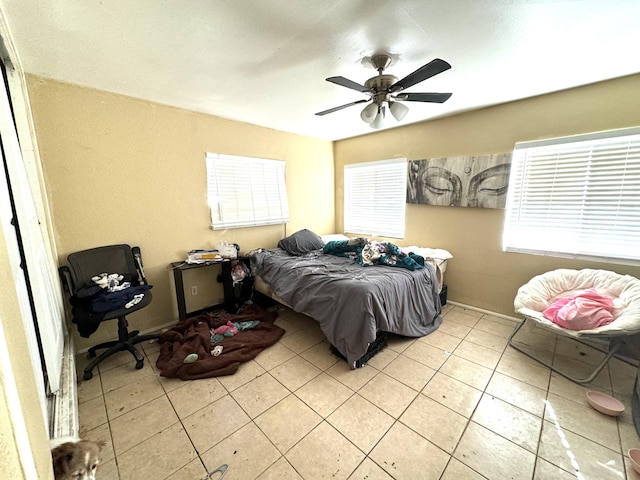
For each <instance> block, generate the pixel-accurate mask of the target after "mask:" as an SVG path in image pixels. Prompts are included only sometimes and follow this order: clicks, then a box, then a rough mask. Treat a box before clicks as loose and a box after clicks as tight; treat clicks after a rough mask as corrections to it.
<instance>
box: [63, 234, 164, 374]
mask: <svg viewBox="0 0 640 480" xmlns="http://www.w3.org/2000/svg"><path fill="white" fill-rule="evenodd" d="M67 261H68V262H69V266H68V267H67V266H62V267H60V269H59V272H60V277H61V279H62V284H63V287H64V289H65V291H67V292H68V293H69V295H70V296H71V298H70V301H71V304H72V305H73V308H72V312H73V321H74V323H76V324H77V326H78V331H79V332H80V335H81V336H83V337H88V336H89V335H90V334H91V333H93V332H94V331H95V330H97V328H98V325H99V324H100V322H103V321H106V320H112V319H114V318H117V319H118V340H113V341H110V342H104V343H101V344H99V345H95V346H93V347H91V348H90V349H89V358H93V359H94V360H93V361H91V363H90V364H89V365H87V366H86V367H85V369H84V376H83V378H84V379H85V380H89V379H91V377H92V376H93V373H92V370H93V368H94V367H95V366H96V365H98V364H99V363H100V362H101V361H103V360H104V359H106V358H108V357H110V356H111V355H113V354H115V353H117V352H120V351H122V350H128V351H129V352H131V354H132V355H133V356H134V358H135V359H136V368H137V369H140V368H142V367H143V366H144V357H143V355H142V354H141V353H140V352H139V351H138V350H137V349H136V347H135V346H134V345H135V344H137V343H140V342H144V341H146V340H152V339H157V338H158V337H159V336H158V335H138V333H139V332H138V331H137V330H135V331H132V332H129V330H128V323H127V319H126V315H128V314H130V313H133V312H136V311H138V310H141V309H142V308H144V307H146V306H147V305H149V303H151V292H150V291H149V289H150V288H151V286H150V285H149V284H148V283H147V279H146V278H145V276H144V270H143V268H142V256H141V254H140V248H139V247H133V248H131V247H130V246H129V245H109V246H105V247H97V248H91V249H89V250H83V251H80V252H76V253H72V254H70V255H69V256H68V257H67ZM103 273H106V274H114V273H117V274H119V275H122V277H123V278H122V279H121V280H120V282H119V283H122V282H125V281H128V282H129V283H130V284H131V286H130V287H129V288H126V289H123V290H121V291H119V292H117V293H116V294H112V293H107V291H106V289H104V288H102V287H101V286H99V285H98V284H96V282H95V281H94V280H92V278H94V277H96V276H100V275H101V274H103ZM113 283H115V282H113ZM135 295H137V297H135ZM130 297H131V298H130ZM98 298H100V302H101V303H100V305H98V304H97V303H95V302H96V301H97V299H98ZM114 300H115V301H114ZM125 304H127V306H126V307H125ZM111 307H113V309H112V308H111ZM105 310H106V311H105ZM103 348H106V349H107V350H106V351H104V352H102V353H101V354H100V355H99V356H98V357H97V358H96V350H98V349H103Z"/></svg>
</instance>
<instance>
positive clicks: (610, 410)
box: [587, 390, 624, 417]
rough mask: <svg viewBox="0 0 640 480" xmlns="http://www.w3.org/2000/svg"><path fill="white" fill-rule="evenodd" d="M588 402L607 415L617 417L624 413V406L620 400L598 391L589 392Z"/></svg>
mask: <svg viewBox="0 0 640 480" xmlns="http://www.w3.org/2000/svg"><path fill="white" fill-rule="evenodd" d="M587 401H588V402H589V405H591V406H592V407H593V408H595V409H596V410H597V411H599V412H600V413H604V414H605V415H611V416H613V417H617V416H618V415H620V414H621V413H622V412H624V404H623V403H622V402H621V401H620V400H617V399H615V398H613V397H612V396H611V395H607V394H606V393H602V392H598V391H596V390H589V391H588V392H587Z"/></svg>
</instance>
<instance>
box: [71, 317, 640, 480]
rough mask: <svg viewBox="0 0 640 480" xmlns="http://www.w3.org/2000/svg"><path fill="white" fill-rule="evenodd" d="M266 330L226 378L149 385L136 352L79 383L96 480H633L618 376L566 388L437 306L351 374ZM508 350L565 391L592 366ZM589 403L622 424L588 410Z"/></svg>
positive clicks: (298, 337) (319, 349)
mask: <svg viewBox="0 0 640 480" xmlns="http://www.w3.org/2000/svg"><path fill="white" fill-rule="evenodd" d="M277 324H279V325H280V326H282V327H283V328H285V329H286V331H287V333H286V335H285V336H284V337H283V338H282V339H281V340H280V341H279V342H278V343H277V344H275V345H273V346H272V347H270V348H268V349H267V350H265V351H263V352H262V353H261V354H260V355H259V356H258V357H256V359H255V360H254V361H251V362H248V363H245V364H243V365H242V367H241V368H240V370H239V371H238V372H237V373H236V374H235V375H232V376H228V377H218V378H212V379H207V380H194V381H188V382H184V381H181V380H176V379H167V378H163V377H160V376H159V375H158V373H157V370H156V368H155V360H156V358H157V355H158V345H157V344H149V343H145V344H143V345H142V346H143V348H144V352H145V355H146V357H147V361H146V362H145V367H144V368H143V369H142V370H135V369H134V362H133V361H132V357H131V356H130V354H129V353H121V354H119V355H117V356H115V357H112V358H111V359H109V360H108V361H107V362H105V363H103V364H102V365H100V367H99V371H97V370H95V374H94V377H93V379H91V380H89V381H86V382H85V381H81V382H80V384H79V409H80V423H81V433H83V434H84V436H85V437H87V438H91V439H96V440H104V441H106V442H107V446H106V448H105V449H104V452H103V453H104V461H103V463H102V465H101V466H100V467H99V468H98V478H99V479H100V480H109V479H122V480H131V479H136V480H145V479H150V480H151V479H153V480H161V479H172V480H177V479H184V480H199V479H203V478H205V477H206V476H207V474H208V472H210V471H212V470H214V469H215V468H216V467H218V466H220V465H221V464H228V465H229V470H228V473H227V475H226V476H225V480H226V479H229V480H233V479H240V480H248V479H254V478H256V479H261V480H265V479H271V478H282V479H307V480H315V479H323V478H331V479H347V478H348V479H370V480H373V479H392V478H395V479H421V480H425V479H426V480H430V479H441V480H459V479H481V478H488V479H496V480H502V479H517V480H520V479H535V480H542V479H554V480H556V479H560V480H562V479H571V478H580V479H597V480H606V479H612V480H613V479H615V480H620V479H625V478H628V479H640V476H638V475H636V473H635V472H633V470H632V468H631V466H630V463H629V459H628V458H626V452H627V451H628V449H629V448H631V447H640V440H639V439H638V436H637V434H636V431H635V429H634V427H633V424H632V418H631V414H630V409H631V406H630V394H631V391H632V388H633V382H634V379H635V374H636V370H635V368H634V367H632V366H630V365H628V364H626V363H624V362H621V361H619V360H613V361H611V362H610V363H609V365H608V366H607V367H606V368H605V369H604V370H603V372H602V373H601V374H600V375H599V376H598V377H597V378H596V379H595V380H594V382H593V384H592V385H589V386H587V387H585V386H580V385H577V384H575V383H572V382H570V381H568V380H566V379H564V377H561V376H558V375H556V374H554V373H552V372H551V371H550V370H549V369H547V368H545V367H543V366H541V365H540V364H538V363H536V362H533V361H532V360H530V359H529V358H527V357H526V356H524V355H522V354H520V353H518V352H517V351H516V350H514V349H513V348H511V347H509V346H507V337H508V336H509V334H510V333H511V331H512V330H513V327H514V324H513V323H512V322H511V321H509V320H505V319H502V318H499V317H496V316H492V315H486V314H481V313H479V312H475V311H472V310H467V309H463V308H460V307H452V306H451V305H448V306H446V307H445V309H444V322H443V324H442V326H441V327H440V329H438V330H437V331H436V332H434V333H433V334H431V335H428V336H426V337H422V338H418V339H409V338H400V337H392V338H391V340H390V342H389V346H388V347H387V348H386V349H385V350H383V351H382V352H381V353H379V354H378V355H377V356H375V357H374V358H373V359H372V360H371V361H370V362H369V364H368V365H366V366H365V367H364V368H362V369H358V370H354V371H351V370H349V369H348V368H347V366H346V363H345V362H344V361H341V360H338V359H336V358H335V357H334V356H333V355H332V354H331V353H330V351H329V346H328V344H327V342H326V339H325V337H324V335H323V334H322V332H321V331H320V329H319V328H318V325H317V324H316V322H315V321H313V320H311V319H310V318H308V317H305V316H304V315H299V314H296V313H294V312H292V311H291V310H288V309H281V310H280V311H279V318H278V320H277ZM519 338H520V339H521V341H522V342H523V343H524V344H526V345H528V346H530V347H531V348H535V351H537V352H538V353H539V354H540V355H543V356H545V357H546V358H547V359H548V360H549V361H553V362H554V364H558V365H566V366H568V367H570V368H571V369H573V371H574V372H577V374H578V375H580V374H581V373H584V372H586V371H587V370H588V368H589V367H590V366H591V365H590V364H592V363H593V362H594V360H597V358H598V357H599V355H600V354H594V353H592V351H591V350H589V349H586V348H585V347H581V346H577V345H575V344H573V343H571V342H568V341H566V340H565V339H556V338H555V336H554V335H550V334H549V333H547V332H546V331H541V330H539V329H536V328H526V327H525V329H523V330H522V331H521V333H519ZM85 364H86V360H85V359H84V357H82V358H80V357H79V358H78V369H79V370H81V368H82V367H83V366H84V365H85ZM589 388H593V389H597V390H601V391H603V392H607V393H609V394H613V395H614V396H615V397H617V398H618V399H620V400H621V401H622V402H623V403H625V404H626V406H627V408H626V411H625V413H624V414H623V415H622V416H620V417H617V418H615V417H609V416H606V415H603V414H601V413H598V412H596V411H595V410H593V409H592V408H590V407H589V406H588V404H587V402H586V397H585V391H586V390H587V389H589ZM212 478H214V479H217V478H219V475H217V474H215V475H213V476H212Z"/></svg>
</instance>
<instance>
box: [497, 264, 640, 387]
mask: <svg viewBox="0 0 640 480" xmlns="http://www.w3.org/2000/svg"><path fill="white" fill-rule="evenodd" d="M588 288H594V289H596V291H597V292H598V293H600V294H602V295H608V296H610V297H612V298H613V305H614V310H613V318H614V320H613V322H611V323H610V324H608V325H603V326H600V327H597V328H594V329H590V330H569V329H566V328H563V327H560V326H559V325H556V324H555V323H553V322H551V321H550V320H548V319H547V318H545V317H544V316H543V315H542V312H543V311H544V310H545V309H546V308H547V307H548V306H549V305H551V304H552V303H553V302H554V301H556V300H558V299H560V298H564V297H569V296H572V295H574V294H576V293H578V292H580V291H583V290H586V289H588ZM514 307H515V310H516V312H518V313H520V314H521V315H522V316H523V320H522V322H520V323H519V324H518V325H517V326H516V327H515V329H514V331H513V333H512V334H511V336H510V337H509V345H510V346H511V347H513V348H515V349H516V350H518V351H519V352H521V353H523V354H524V355H526V356H528V357H529V358H532V359H533V360H536V361H537V362H539V363H541V364H543V365H545V366H546V367H548V368H550V369H551V370H553V371H554V372H557V373H558V374H560V375H562V376H563V377H566V378H568V379H569V380H571V381H573V382H575V383H579V384H583V383H589V382H591V381H592V380H594V379H595V378H596V376H597V375H598V374H599V373H600V371H601V370H602V369H603V368H604V366H605V365H606V364H607V362H608V361H609V360H610V359H611V358H612V357H613V356H614V355H616V354H619V353H620V352H621V351H629V350H633V349H634V348H635V349H637V345H638V341H640V280H638V279H637V278H635V277H632V276H630V275H620V274H617V273H615V272H611V271H608V270H592V269H584V270H570V269H558V270H553V271H550V272H546V273H543V274H541V275H538V276H536V277H533V278H532V279H531V280H530V281H529V282H528V283H526V284H525V285H523V286H522V287H520V288H519V289H518V293H517V295H516V298H515V300H514ZM527 321H531V322H535V324H536V325H538V326H540V327H543V328H545V329H549V330H551V331H553V332H555V333H557V334H559V335H565V336H568V337H571V338H573V339H574V340H577V341H579V342H581V343H583V344H585V345H588V346H589V347H592V348H595V349H597V350H599V351H601V352H603V353H605V354H606V355H605V357H604V359H603V360H602V362H601V363H600V364H599V365H598V366H597V367H596V368H595V370H594V371H593V373H592V374H591V375H589V376H588V377H586V378H575V377H574V376H572V375H570V374H568V373H567V372H564V371H562V370H560V369H558V368H557V367H554V366H553V365H550V364H549V363H547V362H545V361H544V360H542V359H540V358H537V357H536V356H534V355H533V354H532V353H530V352H527V351H525V350H523V349H522V348H521V347H520V346H518V345H517V344H515V343H514V342H513V339H514V337H515V335H516V334H517V333H518V331H519V330H520V329H521V328H522V327H523V325H524V324H525V323H526V322H527ZM589 341H592V342H591V343H590V342H589ZM603 341H604V342H603ZM594 342H595V343H600V344H603V343H604V344H607V347H606V348H600V347H598V346H596V345H594ZM637 353H638V354H640V351H638V352H637ZM620 358H621V359H622V360H625V361H628V363H631V362H629V359H628V358H625V357H620Z"/></svg>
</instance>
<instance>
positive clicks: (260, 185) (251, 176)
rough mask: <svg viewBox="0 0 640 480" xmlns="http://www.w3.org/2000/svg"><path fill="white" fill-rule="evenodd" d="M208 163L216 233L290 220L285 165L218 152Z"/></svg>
mask: <svg viewBox="0 0 640 480" xmlns="http://www.w3.org/2000/svg"><path fill="white" fill-rule="evenodd" d="M206 162H207V186H208V200H209V207H210V208H211V225H212V226H213V229H214V230H220V229H224V228H241V227H254V226H259V225H274V224H279V223H286V222H288V221H289V205H288V203H287V189H286V185H285V162H283V161H280V160H266V159H262V158H250V157H237V156H232V155H222V154H216V153H207V157H206Z"/></svg>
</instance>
